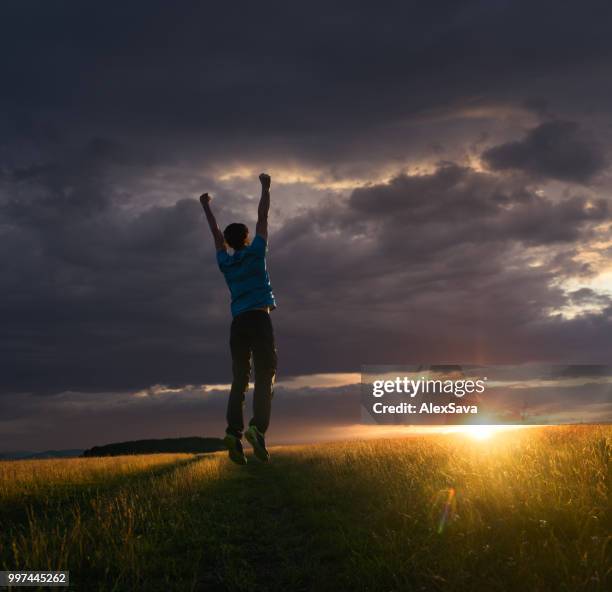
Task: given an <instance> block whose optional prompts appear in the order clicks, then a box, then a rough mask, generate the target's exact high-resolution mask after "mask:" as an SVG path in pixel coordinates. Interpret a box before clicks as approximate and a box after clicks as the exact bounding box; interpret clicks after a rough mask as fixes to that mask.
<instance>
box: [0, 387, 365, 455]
mask: <svg viewBox="0 0 612 592" xmlns="http://www.w3.org/2000/svg"><path fill="white" fill-rule="evenodd" d="M227 396H228V392H227V391H226V390H222V389H202V388H200V387H194V386H186V387H183V388H181V389H176V390H174V391H169V390H168V389H166V388H165V387H162V386H160V385H154V386H152V387H151V388H149V389H146V390H143V391H139V392H136V393H133V392H125V391H120V392H103V393H97V394H94V393H83V392H75V391H67V392H63V393H58V394H56V395H53V396H36V395H24V394H20V395H15V394H11V393H6V394H5V395H4V396H3V397H1V398H0V428H1V429H0V452H10V451H14V450H23V449H26V450H28V449H30V450H31V449H32V448H34V449H43V448H52V447H56V448H71V447H75V448H78V447H90V446H95V445H100V444H106V443H109V442H122V441H126V440H137V439H146V438H164V437H165V438H171V437H178V436H185V435H194V436H195V435H197V436H202V435H206V436H221V435H222V434H223V421H224V417H225V407H226V404H227ZM250 407H251V396H250V395H249V396H248V398H247V405H246V406H245V415H246V419H247V420H248V417H249V415H248V414H249V413H250ZM160 418H163V423H164V425H163V426H161V425H160ZM359 421H360V406H359V385H355V384H347V385H344V386H341V387H325V388H287V387H283V386H279V387H277V388H276V389H275V393H274V420H273V427H274V430H273V432H274V435H273V436H272V439H271V440H270V441H271V442H272V443H278V442H296V441H297V442H300V441H301V442H304V441H312V440H313V439H332V438H335V437H338V435H335V434H334V432H335V430H339V429H341V430H342V432H341V433H342V434H344V438H346V437H347V432H346V428H347V427H349V426H351V425H354V424H357V423H359Z"/></svg>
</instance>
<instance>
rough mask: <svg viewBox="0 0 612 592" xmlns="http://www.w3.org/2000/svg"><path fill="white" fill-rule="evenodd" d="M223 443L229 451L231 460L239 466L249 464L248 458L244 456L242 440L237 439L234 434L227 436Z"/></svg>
mask: <svg viewBox="0 0 612 592" xmlns="http://www.w3.org/2000/svg"><path fill="white" fill-rule="evenodd" d="M223 442H224V443H225V445H226V446H227V449H228V451H229V457H230V460H232V461H234V462H235V463H236V464H237V465H246V464H247V458H246V456H244V450H243V449H242V441H241V440H240V438H237V437H236V436H233V435H232V434H225V438H223Z"/></svg>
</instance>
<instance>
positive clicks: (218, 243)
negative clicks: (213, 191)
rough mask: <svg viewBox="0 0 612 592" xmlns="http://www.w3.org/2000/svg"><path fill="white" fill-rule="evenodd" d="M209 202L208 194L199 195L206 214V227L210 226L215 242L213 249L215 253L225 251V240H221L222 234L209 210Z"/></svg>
mask: <svg viewBox="0 0 612 592" xmlns="http://www.w3.org/2000/svg"><path fill="white" fill-rule="evenodd" d="M211 200H212V197H210V195H208V193H203V194H202V195H200V203H201V204H202V207H203V208H204V213H205V214H206V219H207V220H208V225H209V226H210V231H211V232H212V235H213V239H214V240H215V248H216V249H217V251H225V239H224V238H223V233H222V232H221V231H220V230H219V226H218V225H217V220H216V219H215V215H214V214H213V213H212V210H211V209H210V202H211Z"/></svg>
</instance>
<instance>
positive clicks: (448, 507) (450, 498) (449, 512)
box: [438, 487, 456, 534]
mask: <svg viewBox="0 0 612 592" xmlns="http://www.w3.org/2000/svg"><path fill="white" fill-rule="evenodd" d="M455 493H456V492H455V488H454V487H451V488H450V489H449V490H448V495H447V497H446V502H445V503H444V508H443V509H442V515H441V516H440V521H439V522H438V534H442V532H443V531H444V527H445V526H446V524H447V523H448V521H449V520H450V519H451V518H452V517H453V515H454V514H455V506H456V496H455Z"/></svg>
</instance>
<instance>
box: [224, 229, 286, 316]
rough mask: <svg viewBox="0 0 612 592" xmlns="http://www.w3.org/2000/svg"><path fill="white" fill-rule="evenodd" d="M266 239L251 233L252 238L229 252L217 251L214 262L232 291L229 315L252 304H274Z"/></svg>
mask: <svg viewBox="0 0 612 592" xmlns="http://www.w3.org/2000/svg"><path fill="white" fill-rule="evenodd" d="M267 251H268V248H267V244H266V240H265V239H264V238H263V237H262V236H259V235H258V234H257V235H255V238H254V239H253V242H252V243H251V244H250V245H248V246H247V247H245V248H244V249H240V250H239V251H235V252H234V254H233V255H230V254H228V252H227V251H225V250H222V251H217V263H218V264H219V269H220V270H221V272H222V273H223V275H224V276H225V282H226V283H227V286H228V288H229V289H230V293H231V295H232V307H231V308H232V316H233V317H235V316H237V315H239V314H240V313H241V312H245V311H247V310H250V309H252V308H261V307H264V306H269V307H270V309H274V308H276V301H275V300H274V294H273V293H272V286H271V285H270V277H269V275H268V270H267V268H266V253H267Z"/></svg>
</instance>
